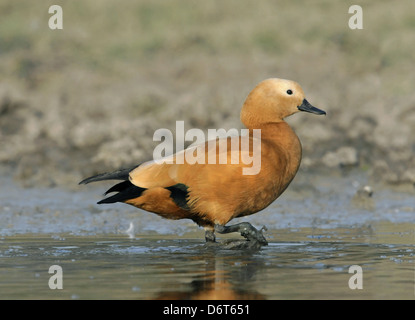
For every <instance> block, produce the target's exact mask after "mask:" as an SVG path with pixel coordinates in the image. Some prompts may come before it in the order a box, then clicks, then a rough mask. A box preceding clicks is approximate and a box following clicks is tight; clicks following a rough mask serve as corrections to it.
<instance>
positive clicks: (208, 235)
mask: <svg viewBox="0 0 415 320" xmlns="http://www.w3.org/2000/svg"><path fill="white" fill-rule="evenodd" d="M205 239H206V242H215V241H216V237H215V230H212V229H205Z"/></svg>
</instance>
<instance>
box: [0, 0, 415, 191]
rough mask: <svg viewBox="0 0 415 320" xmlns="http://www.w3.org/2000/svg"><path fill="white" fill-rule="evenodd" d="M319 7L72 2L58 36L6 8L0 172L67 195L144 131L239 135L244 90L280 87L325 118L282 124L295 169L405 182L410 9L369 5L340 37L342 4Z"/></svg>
mask: <svg viewBox="0 0 415 320" xmlns="http://www.w3.org/2000/svg"><path fill="white" fill-rule="evenodd" d="M323 2H324V7H325V10H324V13H323V12H322V11H321V7H320V5H311V4H309V3H306V2H305V1H304V3H303V5H302V4H298V5H297V4H296V5H294V4H288V3H287V4H284V5H281V6H279V5H278V6H277V5H276V4H275V3H274V2H272V1H263V2H261V4H255V5H254V4H252V5H249V6H248V5H247V6H244V7H240V6H239V5H238V4H237V3H234V5H225V4H223V3H221V2H220V1H213V2H210V3H209V4H208V3H206V4H205V3H203V4H202V3H201V4H198V5H197V6H188V5H186V4H184V3H182V2H180V1H177V2H176V1H173V2H169V3H157V4H156V3H153V2H152V1H148V2H146V1H143V2H140V3H136V4H132V3H131V4H128V5H127V4H125V5H124V6H123V7H114V6H113V5H112V4H111V3H110V2H109V1H91V2H89V3H82V2H77V3H76V4H68V5H66V6H65V8H64V11H65V16H67V17H68V20H67V22H66V23H67V24H66V25H65V27H64V30H63V31H61V32H60V31H57V32H51V30H49V29H47V28H46V24H45V21H47V20H48V18H49V17H48V15H47V10H46V9H45V8H44V6H43V5H41V4H40V3H39V4H37V3H34V2H30V1H25V2H24V5H23V4H20V3H19V4H18V3H15V2H13V1H6V2H5V3H4V4H2V10H1V13H0V14H1V15H2V16H1V19H2V21H4V27H3V28H2V30H1V31H0V39H2V40H1V42H0V55H1V59H0V72H1V74H2V77H1V79H0V144H1V148H0V163H1V164H4V165H8V166H9V167H10V171H11V172H12V173H13V177H14V178H15V179H16V181H18V182H19V183H20V184H21V185H23V186H26V187H34V186H56V185H59V186H71V185H74V183H76V182H77V181H79V180H80V179H81V178H83V177H85V176H88V175H92V174H94V173H98V172H99V171H106V170H114V169H118V168H120V167H124V166H130V165H134V164H137V163H140V162H142V161H146V160H149V159H151V155H152V152H153V150H154V147H155V146H156V145H157V142H154V141H153V134H154V132H155V131H156V130H157V129H160V128H167V129H170V130H172V131H173V130H174V128H175V121H176V120H183V121H185V129H186V130H188V129H191V128H199V129H202V130H207V129H209V128H212V129H213V128H215V129H217V128H225V129H230V128H237V129H240V128H241V124H240V121H239V111H240V107H241V106H242V103H243V101H244V99H245V97H246V96H247V94H248V93H249V91H250V90H251V89H252V88H253V87H254V86H255V85H256V84H257V83H258V82H260V81H262V80H264V79H266V78H270V77H280V78H287V79H292V80H296V81H297V82H299V83H300V84H301V85H302V87H303V88H304V90H305V92H306V95H307V99H308V100H309V101H310V102H311V103H312V104H313V105H315V106H317V107H319V108H321V109H323V110H325V111H327V116H326V117H325V118H321V117H313V116H310V115H305V114H301V115H295V116H294V117H292V118H289V119H288V121H289V123H290V124H291V125H292V126H293V128H294V129H295V130H296V132H297V133H298V135H299V137H300V139H301V141H302V143H303V147H304V159H303V164H302V165H303V167H304V168H306V169H307V168H311V169H313V168H320V167H322V166H323V167H328V168H330V169H332V170H334V171H335V172H338V171H339V168H349V167H353V168H354V167H358V168H361V169H363V170H365V171H366V172H368V173H369V176H370V177H372V178H373V179H375V180H377V181H382V182H385V183H388V184H402V183H404V184H411V183H414V182H415V157H414V150H415V131H414V130H415V95H414V92H413V85H412V84H413V83H415V79H414V73H413V72H412V69H413V61H412V56H411V55H410V53H411V52H413V51H414V50H413V41H412V33H413V23H412V20H411V19H412V16H411V12H412V11H413V10H410V9H409V8H413V6H414V3H413V1H411V0H406V1H405V2H402V3H400V5H399V6H397V5H394V4H392V3H386V2H385V3H382V4H381V5H378V3H375V2H373V1H372V2H370V3H368V10H370V15H367V16H365V17H367V19H368V26H370V28H368V29H366V28H365V29H364V30H361V32H360V31H352V30H351V29H349V28H348V26H347V8H346V7H345V6H344V5H343V4H340V3H339V4H337V3H332V2H330V1H323ZM235 6H237V7H238V10H237V11H236V12H235V10H234V7H235ZM190 8H191V9H190ZM80 12H82V13H83V14H80ZM390 12H393V13H394V14H393V15H390ZM322 14H323V15H324V16H322ZM385 16H389V19H388V20H387V23H385V19H384V17H385ZM91 17H95V18H93V19H92V18H91ZM120 21H123V22H125V23H126V24H128V28H126V27H125V25H124V23H120ZM293 21H295V23H293ZM299 21H301V23H299ZM322 21H324V23H323V22H322ZM45 28H46V29H45ZM287 28H289V29H287Z"/></svg>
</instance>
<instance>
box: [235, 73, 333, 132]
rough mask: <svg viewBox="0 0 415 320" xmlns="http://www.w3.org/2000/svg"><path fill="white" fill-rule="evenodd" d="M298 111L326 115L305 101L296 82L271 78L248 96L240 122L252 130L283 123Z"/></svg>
mask: <svg viewBox="0 0 415 320" xmlns="http://www.w3.org/2000/svg"><path fill="white" fill-rule="evenodd" d="M299 111H305V112H310V113H314V114H326V112H325V111H323V110H320V109H317V108H315V107H313V106H312V105H311V104H310V103H309V102H308V101H307V100H306V99H305V95H304V91H303V89H302V88H301V86H300V85H299V84H298V83H297V82H295V81H291V80H285V79H276V78H272V79H267V80H264V81H262V82H260V83H259V84H258V85H257V86H256V87H255V88H254V89H253V90H252V91H251V93H250V94H249V95H248V97H247V98H246V100H245V103H244V105H243V107H242V111H241V121H242V123H243V124H245V126H246V127H248V128H249V127H251V128H252V127H256V126H259V125H262V124H265V123H272V122H280V121H283V119H284V118H286V117H288V116H290V115H292V114H294V113H296V112H299Z"/></svg>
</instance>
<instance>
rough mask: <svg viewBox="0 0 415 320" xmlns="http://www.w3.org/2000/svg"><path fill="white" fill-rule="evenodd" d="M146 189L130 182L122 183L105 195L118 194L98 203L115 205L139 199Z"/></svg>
mask: <svg viewBox="0 0 415 320" xmlns="http://www.w3.org/2000/svg"><path fill="white" fill-rule="evenodd" d="M144 190H147V189H145V188H140V187H137V186H135V185H133V184H132V183H131V182H130V181H129V180H126V181H123V182H120V183H118V184H116V185H115V186H113V187H111V188H110V189H109V190H108V191H107V192H105V194H106V195H107V194H108V193H110V192H118V193H116V194H114V195H113V196H111V197H108V198H105V199H102V200H101V201H99V202H98V204H101V203H114V202H125V201H126V200H129V199H134V198H138V197H140V196H141V194H142V193H143V191H144Z"/></svg>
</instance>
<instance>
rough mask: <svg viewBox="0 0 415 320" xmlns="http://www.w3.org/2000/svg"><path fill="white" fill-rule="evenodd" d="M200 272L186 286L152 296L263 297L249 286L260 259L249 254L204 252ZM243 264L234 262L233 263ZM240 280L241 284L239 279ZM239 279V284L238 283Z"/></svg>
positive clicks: (251, 298)
mask: <svg viewBox="0 0 415 320" xmlns="http://www.w3.org/2000/svg"><path fill="white" fill-rule="evenodd" d="M202 259H205V264H206V269H205V272H204V275H203V276H201V275H198V276H197V277H195V279H194V280H192V282H191V284H190V290H189V289H187V290H186V291H183V290H178V291H165V292H161V293H159V294H158V295H157V296H156V297H151V298H150V299H155V300H264V299H266V297H265V296H264V295H262V294H261V293H258V292H257V291H255V290H254V289H253V288H252V287H253V286H252V284H251V282H252V279H253V277H254V275H255V274H256V273H257V272H258V270H260V269H261V267H262V266H263V263H262V262H261V260H258V259H257V258H253V257H246V256H244V257H235V258H233V257H229V256H223V257H221V256H216V255H215V254H213V255H206V256H204V257H203V258H202ZM239 263H241V264H243V265H238V266H235V264H239ZM241 282H242V283H243V285H241V284H240V283H241ZM238 283H239V284H238Z"/></svg>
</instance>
